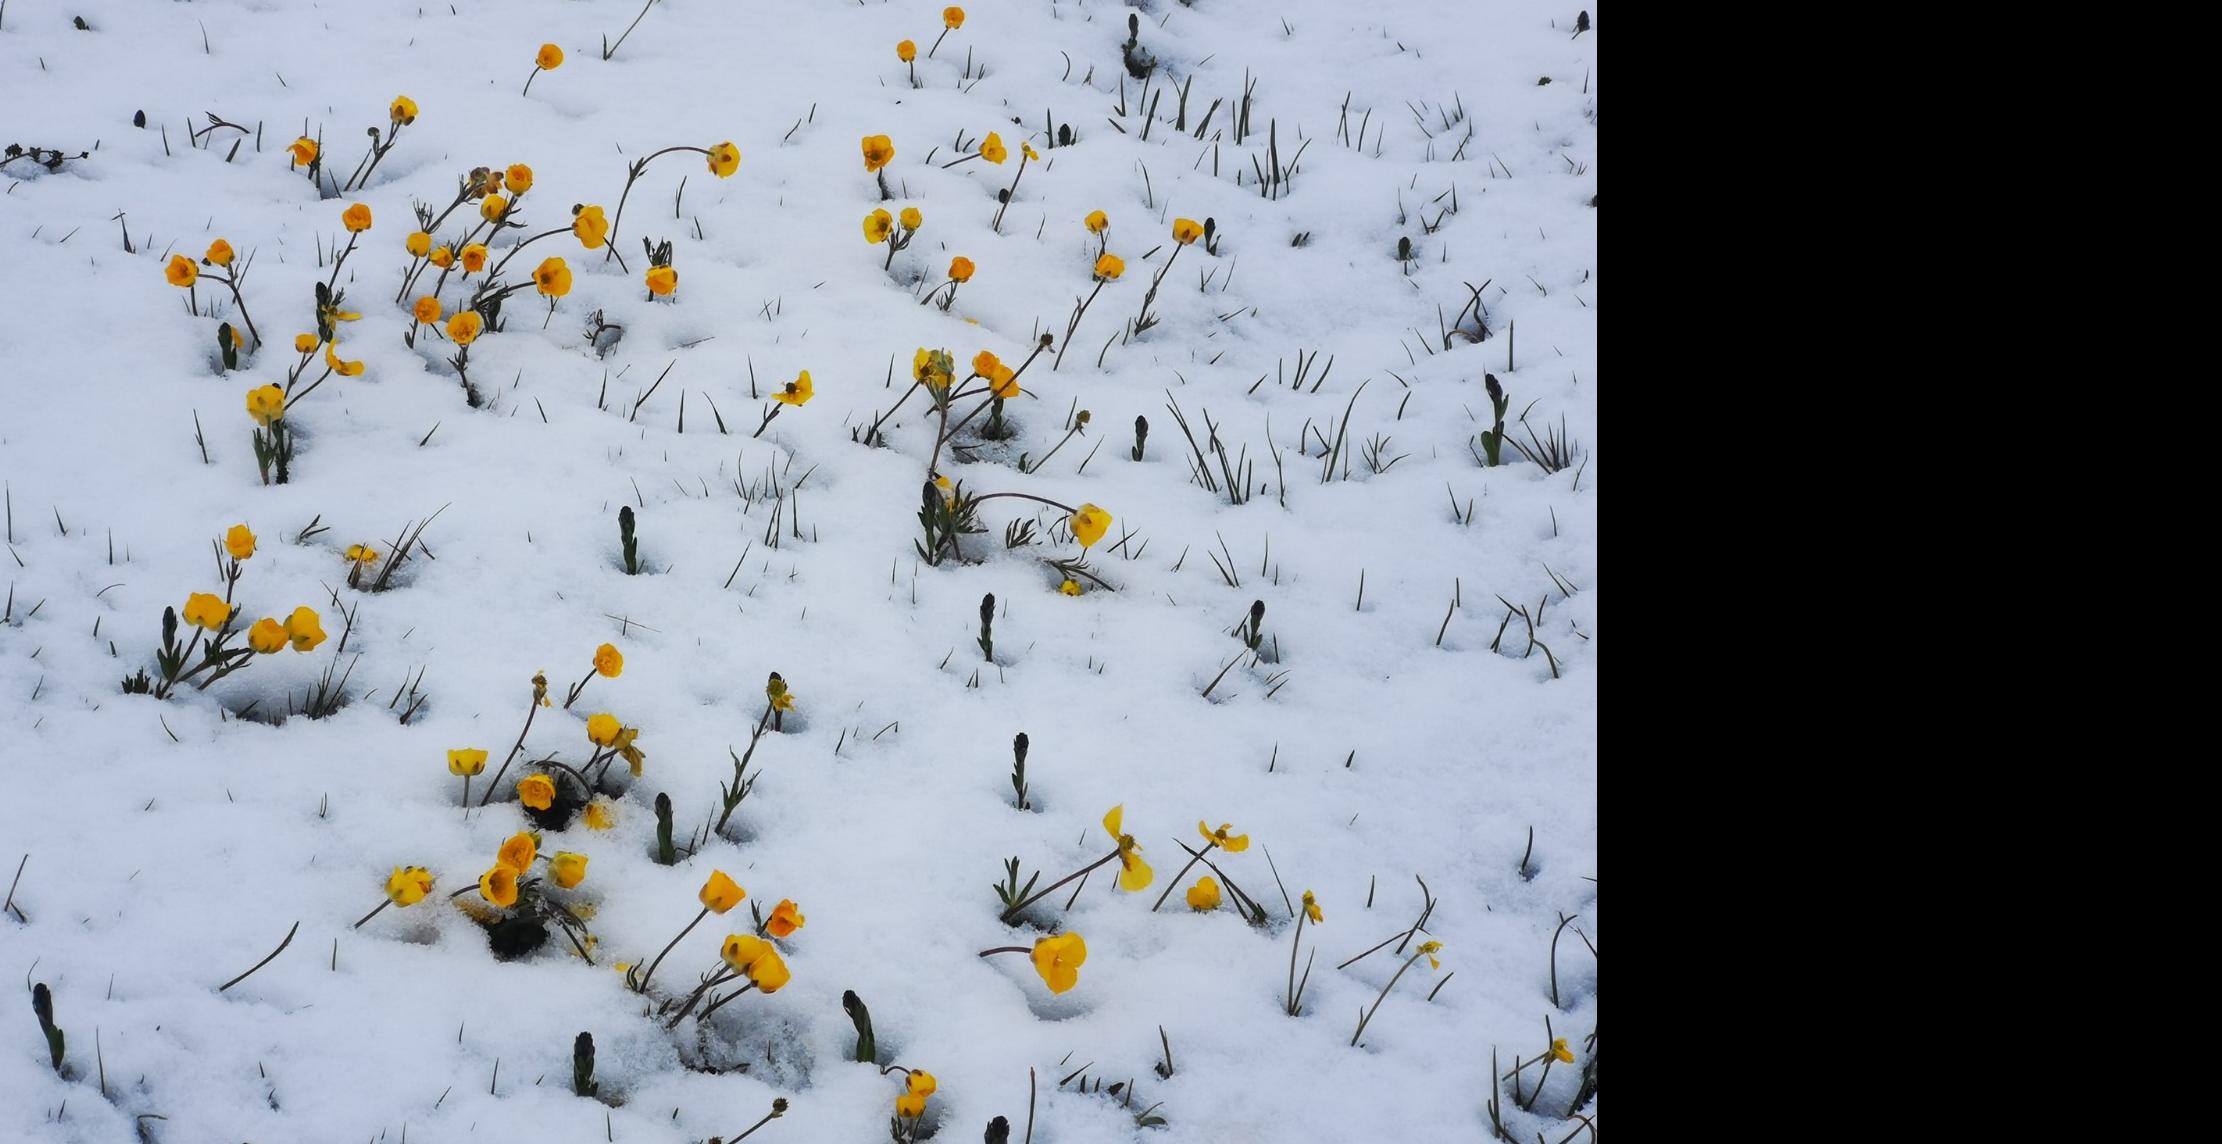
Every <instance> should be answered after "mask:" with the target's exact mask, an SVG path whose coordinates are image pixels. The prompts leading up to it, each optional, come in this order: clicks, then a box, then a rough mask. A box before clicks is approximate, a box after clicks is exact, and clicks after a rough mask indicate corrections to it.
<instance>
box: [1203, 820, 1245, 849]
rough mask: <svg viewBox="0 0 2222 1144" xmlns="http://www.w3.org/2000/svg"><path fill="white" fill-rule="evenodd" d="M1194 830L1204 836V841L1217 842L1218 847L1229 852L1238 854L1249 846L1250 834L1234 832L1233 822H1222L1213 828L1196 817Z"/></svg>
mask: <svg viewBox="0 0 2222 1144" xmlns="http://www.w3.org/2000/svg"><path fill="white" fill-rule="evenodd" d="M1196 832H1197V833H1198V834H1201V835H1203V836H1204V841H1206V842H1214V843H1217V844H1218V846H1219V849H1221V850H1224V851H1226V852H1227V853H1229V854H1240V853H1242V852H1243V851H1245V850H1248V849H1249V848H1250V836H1249V835H1247V834H1236V833H1235V832H1234V824H1233V823H1231V822H1222V823H1220V824H1219V829H1217V830H1213V829H1212V828H1211V827H1210V825H1209V824H1207V823H1205V822H1204V821H1203V820H1201V819H1198V820H1197V822H1196Z"/></svg>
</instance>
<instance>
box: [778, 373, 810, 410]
mask: <svg viewBox="0 0 2222 1144" xmlns="http://www.w3.org/2000/svg"><path fill="white" fill-rule="evenodd" d="M812 392H813V391H812V389H811V388H810V371H809V370H807V369H806V370H804V371H802V373H801V375H800V376H798V377H796V378H795V380H793V381H790V382H788V383H787V384H786V385H785V386H783V387H782V388H781V389H780V390H779V391H778V392H777V393H774V394H772V400H773V401H777V402H781V403H783V404H786V405H801V404H803V403H805V402H807V401H809V400H810V395H811V393H812Z"/></svg>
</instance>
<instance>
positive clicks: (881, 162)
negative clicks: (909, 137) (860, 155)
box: [864, 135, 895, 171]
mask: <svg viewBox="0 0 2222 1144" xmlns="http://www.w3.org/2000/svg"><path fill="white" fill-rule="evenodd" d="M894 161H895V141H894V140H892V139H889V138H888V137H887V136H885V135H867V136H865V137H864V169H865V170H866V171H877V170H879V169H880V168H881V167H885V166H886V165H888V164H889V163H891V162H894Z"/></svg>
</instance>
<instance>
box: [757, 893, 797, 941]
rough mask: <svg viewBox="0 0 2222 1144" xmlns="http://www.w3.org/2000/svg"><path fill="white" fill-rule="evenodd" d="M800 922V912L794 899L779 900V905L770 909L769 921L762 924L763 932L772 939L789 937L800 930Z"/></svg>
mask: <svg viewBox="0 0 2222 1144" xmlns="http://www.w3.org/2000/svg"><path fill="white" fill-rule="evenodd" d="M802 922H803V917H802V910H801V909H799V908H798V907H796V905H795V902H794V899H792V898H781V899H780V900H779V904H778V905H776V906H773V907H772V916H771V917H770V919H768V920H766V921H765V922H764V931H765V932H766V933H769V934H771V935H772V936H773V937H779V938H784V937H789V936H791V935H793V934H794V932H795V931H796V930H799V929H801V928H802Z"/></svg>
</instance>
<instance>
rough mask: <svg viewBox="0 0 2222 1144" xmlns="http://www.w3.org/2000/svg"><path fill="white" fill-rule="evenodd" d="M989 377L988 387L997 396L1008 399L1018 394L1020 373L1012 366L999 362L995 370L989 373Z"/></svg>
mask: <svg viewBox="0 0 2222 1144" xmlns="http://www.w3.org/2000/svg"><path fill="white" fill-rule="evenodd" d="M987 379H988V389H989V390H990V391H992V392H993V393H994V394H995V395H996V396H997V397H1000V398H1002V399H1004V400H1005V401H1008V400H1010V399H1011V398H1014V397H1017V396H1018V394H1019V389H1018V375H1017V373H1015V372H1013V371H1012V369H1011V367H1010V366H1007V365H1003V364H1000V363H998V364H997V365H996V367H995V372H994V373H991V374H988V375H987Z"/></svg>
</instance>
